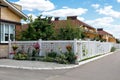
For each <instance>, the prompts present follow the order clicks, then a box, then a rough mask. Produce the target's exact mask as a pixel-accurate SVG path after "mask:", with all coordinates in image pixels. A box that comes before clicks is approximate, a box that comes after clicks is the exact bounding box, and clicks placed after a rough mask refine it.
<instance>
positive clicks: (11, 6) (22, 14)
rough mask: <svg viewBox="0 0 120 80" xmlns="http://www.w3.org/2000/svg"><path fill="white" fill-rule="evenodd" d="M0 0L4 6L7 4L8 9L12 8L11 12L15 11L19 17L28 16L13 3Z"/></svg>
mask: <svg viewBox="0 0 120 80" xmlns="http://www.w3.org/2000/svg"><path fill="white" fill-rule="evenodd" d="M0 2H1V3H2V4H4V5H5V6H7V7H8V8H9V9H10V10H12V11H13V12H15V13H16V14H18V15H19V16H20V17H22V18H28V16H27V15H25V14H24V13H23V12H22V11H20V10H19V9H17V8H16V7H15V6H14V5H12V3H10V2H8V1H7V0H0Z"/></svg>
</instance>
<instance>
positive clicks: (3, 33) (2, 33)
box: [0, 22, 15, 43]
mask: <svg viewBox="0 0 120 80" xmlns="http://www.w3.org/2000/svg"><path fill="white" fill-rule="evenodd" d="M1 24H3V26H2V27H3V32H2V30H1V33H0V34H1V35H3V36H2V37H3V40H4V41H2V37H1V36H0V37H1V38H0V39H1V40H0V41H1V42H0V43H8V42H9V40H10V25H14V32H13V37H14V39H13V40H15V24H11V23H4V22H2V23H1ZM5 24H8V25H9V26H8V41H5Z"/></svg>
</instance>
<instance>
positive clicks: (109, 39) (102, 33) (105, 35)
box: [97, 28, 116, 43]
mask: <svg viewBox="0 0 120 80" xmlns="http://www.w3.org/2000/svg"><path fill="white" fill-rule="evenodd" d="M97 32H98V34H99V36H100V37H101V38H102V39H103V40H105V41H106V42H113V43H116V38H115V37H114V36H113V35H112V34H110V33H108V32H106V31H104V30H103V28H98V29H97Z"/></svg>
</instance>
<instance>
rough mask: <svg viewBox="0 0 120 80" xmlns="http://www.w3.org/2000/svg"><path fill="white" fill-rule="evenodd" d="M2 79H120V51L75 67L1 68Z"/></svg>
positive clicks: (0, 79) (0, 76) (0, 75)
mask: <svg viewBox="0 0 120 80" xmlns="http://www.w3.org/2000/svg"><path fill="white" fill-rule="evenodd" d="M0 80H120V51H119V52H116V53H114V54H112V55H109V56H106V57H104V58H101V59H99V60H96V61H93V62H90V63H87V64H84V65H82V66H79V67H78V68H74V69H66V70H22V69H11V68H0Z"/></svg>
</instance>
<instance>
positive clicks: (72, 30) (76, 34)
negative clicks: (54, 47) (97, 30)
mask: <svg viewBox="0 0 120 80" xmlns="http://www.w3.org/2000/svg"><path fill="white" fill-rule="evenodd" d="M84 37H85V35H84V32H83V30H82V28H80V27H78V26H72V25H70V24H67V25H66V26H65V27H64V28H60V29H59V32H58V39H60V40H73V39H75V38H76V39H83V38H84Z"/></svg>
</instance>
